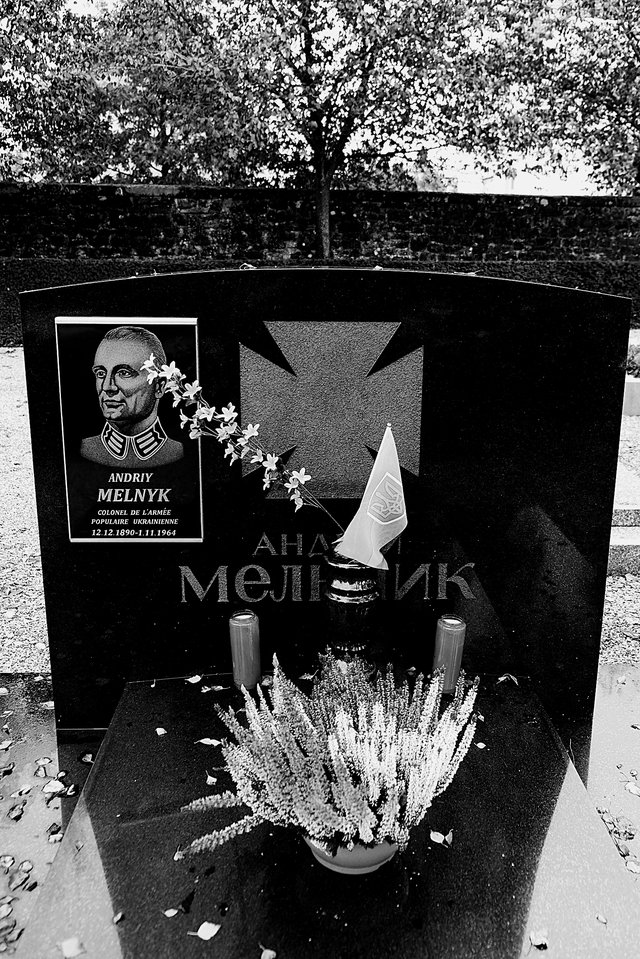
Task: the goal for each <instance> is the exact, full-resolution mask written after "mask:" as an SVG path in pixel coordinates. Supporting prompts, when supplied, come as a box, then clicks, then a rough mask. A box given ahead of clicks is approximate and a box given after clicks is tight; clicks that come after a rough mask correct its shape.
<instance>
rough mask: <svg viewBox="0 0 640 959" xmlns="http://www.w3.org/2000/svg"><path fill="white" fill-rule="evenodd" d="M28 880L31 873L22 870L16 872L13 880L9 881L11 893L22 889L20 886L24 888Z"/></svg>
mask: <svg viewBox="0 0 640 959" xmlns="http://www.w3.org/2000/svg"><path fill="white" fill-rule="evenodd" d="M28 879H29V873H28V872H22V870H20V869H18V871H17V872H14V874H13V875H12V877H11V879H10V880H9V889H10V890H11V892H15V890H16V889H19V888H20V886H24V884H25V883H26V882H27V880H28Z"/></svg>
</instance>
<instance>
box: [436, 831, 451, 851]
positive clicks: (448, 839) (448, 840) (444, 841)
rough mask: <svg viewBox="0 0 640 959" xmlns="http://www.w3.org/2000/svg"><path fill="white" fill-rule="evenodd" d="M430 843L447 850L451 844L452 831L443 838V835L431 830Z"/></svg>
mask: <svg viewBox="0 0 640 959" xmlns="http://www.w3.org/2000/svg"><path fill="white" fill-rule="evenodd" d="M431 841H432V842H437V843H438V845H440V846H444V847H445V849H447V848H448V847H449V846H450V845H451V843H452V842H453V829H451V830H449V832H448V834H447V835H446V836H445V835H444V833H441V832H437V831H436V830H435V829H432V830H431Z"/></svg>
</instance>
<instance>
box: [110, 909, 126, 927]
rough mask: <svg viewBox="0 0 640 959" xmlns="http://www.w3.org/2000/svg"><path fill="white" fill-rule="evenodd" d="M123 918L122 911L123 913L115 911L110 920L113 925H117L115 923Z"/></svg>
mask: <svg viewBox="0 0 640 959" xmlns="http://www.w3.org/2000/svg"><path fill="white" fill-rule="evenodd" d="M123 919H124V913H123V912H117V913H116V914H115V916H114V917H113V919H112V920H111V921H112V922H113V924H114V926H115V925H117V923H119V922H122V920H123Z"/></svg>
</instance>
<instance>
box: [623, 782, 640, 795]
mask: <svg viewBox="0 0 640 959" xmlns="http://www.w3.org/2000/svg"><path fill="white" fill-rule="evenodd" d="M624 788H625V789H626V790H627V792H628V793H631V795H632V796H640V786H638V784H637V783H626V784H625V787H624Z"/></svg>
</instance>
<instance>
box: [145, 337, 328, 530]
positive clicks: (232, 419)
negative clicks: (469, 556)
mask: <svg viewBox="0 0 640 959" xmlns="http://www.w3.org/2000/svg"><path fill="white" fill-rule="evenodd" d="M141 369H142V370H144V371H145V372H146V373H147V381H148V382H149V383H153V382H154V380H162V381H163V382H164V384H165V392H167V393H171V394H172V395H173V405H174V407H175V406H179V405H180V404H181V403H183V404H184V405H185V406H186V407H188V406H195V407H196V408H195V410H194V412H193V413H192V415H191V416H187V415H186V414H185V413H183V411H182V410H180V426H181V428H182V429H184V428H185V427H187V426H188V427H189V438H190V439H192V440H195V439H199V437H201V436H213V437H215V439H217V440H218V442H219V443H224V444H225V450H224V456H225V459H226V458H227V457H229V465H231V463H235V461H236V460H244V459H246V458H247V457H249V463H252V464H256V465H258V466H262V467H263V469H264V477H263V480H262V488H263V489H264V490H267V489H270V488H271V487H272V486H273V487H278V488H280V489H284V490H285V491H286V493H287V496H288V497H289V499H290V500H291V502H292V503H293V504H294V506H295V510H296V512H297V511H298V510H299V509H300V508H301V507H302V506H304V505H308V506H314V507H315V508H316V509H319V510H322V512H323V513H326V515H327V516H328V517H329V519H331V520H332V522H334V523H335V525H336V526H337V527H338V529H339V531H340V532H341V533H344V529H343V528H342V526H341V525H340V523H339V522H338V521H337V519H336V518H335V516H333V515H332V514H331V513H330V512H329V510H328V509H327V508H326V507H325V506H323V504H322V503H321V502H320V500H319V499H318V498H317V497H316V496H314V494H313V493H312V492H311V490H310V489H308V488H307V486H306V484H307V482H308V481H309V480H310V479H311V475H310V474H309V473H307V472H306V470H305V468H304V466H302V467H301V468H300V469H299V470H289V469H287V468H286V466H285V465H284V463H283V462H282V459H281V458H280V457H279V456H278V455H277V454H276V453H267V452H265V450H264V449H263V447H262V444H261V443H260V442H259V441H258V439H257V437H258V433H259V429H260V424H259V423H249V424H248V425H247V426H246V427H244V428H243V427H242V426H241V425H240V423H239V422H238V413H237V411H236V408H235V406H234V405H233V403H229V405H228V406H223V407H222V410H221V412H218V411H217V410H216V408H215V406H211V405H210V404H209V403H208V402H207V401H206V400H205V399H204V397H203V396H202V387H201V385H200V384H199V383H198V381H197V380H194V381H193V383H187V382H186V379H187V378H186V376H185V375H184V374H183V373H182V372H181V371H180V370H179V369H178V367H177V366H176V365H175V363H174V362H171V363H168V364H167V363H164V364H163V365H162V366H158V364H157V363H156V360H155V357H154V355H153V353H152V354H151V356H150V357H149V359H148V360H145V362H144V363H143V364H142V367H141Z"/></svg>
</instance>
